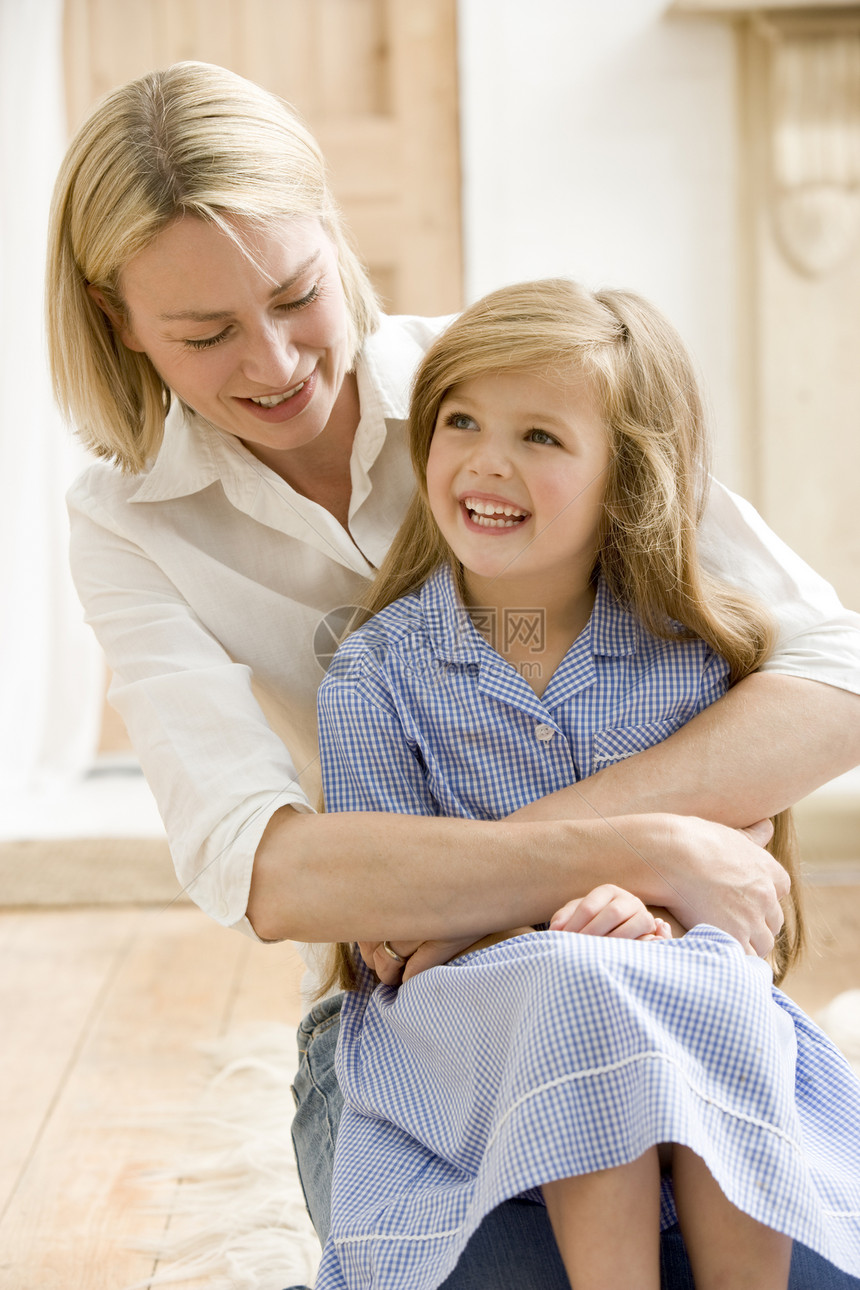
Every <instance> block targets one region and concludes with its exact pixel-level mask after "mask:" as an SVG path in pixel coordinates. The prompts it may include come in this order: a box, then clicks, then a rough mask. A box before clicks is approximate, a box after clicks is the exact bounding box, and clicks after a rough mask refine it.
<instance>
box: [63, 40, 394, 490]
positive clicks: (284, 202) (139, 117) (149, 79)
mask: <svg viewBox="0 0 860 1290" xmlns="http://www.w3.org/2000/svg"><path fill="white" fill-rule="evenodd" d="M183 214H187V215H195V216H197V217H199V218H201V219H204V220H209V221H211V222H212V223H214V224H216V225H217V226H218V227H219V228H221V229H222V230H223V231H224V232H226V233H227V234H228V235H229V236H231V237H233V238H234V240H236V241H237V244H240V245H241V242H240V239H239V235H238V233H237V231H236V228H235V224H234V221H236V220H240V221H242V222H243V223H244V224H246V225H248V226H249V227H250V228H251V229H265V228H266V227H267V226H268V225H270V224H271V223H272V222H273V221H275V220H277V219H282V218H285V217H290V216H305V217H314V218H317V219H319V220H320V222H321V223H322V225H323V227H324V229H325V231H326V233H327V234H328V236H329V237H330V238H331V240H332V242H333V243H334V245H335V247H336V249H337V254H338V265H339V271H340V276H341V280H342V282H343V287H344V292H345V296H346V303H347V310H348V313H349V317H350V322H351V329H352V336H351V341H352V352H353V356H354V355H355V353H357V351H358V349H359V348H360V347H361V345H362V344H363V342H364V341H365V339H366V338H367V336H368V335H369V334H370V333H371V332H372V331H373V330H374V329H375V327H376V326H377V323H378V308H377V302H376V297H375V295H374V292H373V288H372V287H371V285H370V282H369V280H368V277H367V274H366V272H365V270H364V269H363V267H362V265H361V264H360V262H359V260H358V258H357V256H356V254H355V252H354V251H353V249H352V247H351V245H350V243H349V241H348V237H347V234H346V232H345V230H344V228H343V225H342V222H341V219H340V215H339V212H338V210H337V207H336V206H335V203H334V201H333V198H332V196H331V193H330V191H329V188H328V183H327V180H326V173H325V163H324V161H323V157H322V154H321V152H320V149H319V146H318V145H317V143H316V142H315V140H314V139H313V137H312V136H311V135H310V134H309V133H308V131H307V130H306V128H305V127H304V126H303V125H302V123H301V122H300V121H299V119H298V118H297V116H296V115H295V113H294V112H293V111H292V109H291V108H289V107H288V106H287V105H286V104H285V103H283V102H281V100H280V99H277V98H275V97H274V95H272V94H269V93H268V92H267V91H265V90H263V89H261V88H260V87H259V86H258V85H254V84H253V83H252V82H251V81H246V80H244V79H243V78H242V77H241V76H236V75H235V74H234V73H233V72H229V71H226V70H225V69H224V68H221V67H214V66H212V65H210V64H208V63H191V62H188V63H176V64H175V65H174V66H173V67H169V68H167V70H166V71H157V72H150V73H149V74H148V75H146V76H142V77H141V78H140V79H139V80H136V81H132V82H131V83H129V84H128V85H124V86H122V87H121V88H120V89H118V90H115V91H114V92H113V93H112V94H110V95H108V97H107V98H106V99H104V100H103V101H102V102H101V103H100V104H99V105H98V106H97V107H96V108H95V110H94V111H93V113H92V115H91V116H90V117H89V119H88V120H87V121H86V122H85V123H84V125H83V126H82V127H81V129H80V130H79V131H78V133H77V135H76V136H75V138H74V139H73V141H72V143H71V145H70V147H69V150H68V152H67V154H66V158H65V161H64V163H63V166H62V168H61V170H60V174H59V176H58V179H57V184H56V188H55V191H54V201H53V206H52V212H51V230H50V234H49V249H48V267H47V315H48V342H49V350H50V357H51V367H52V372H53V380H54V389H55V392H56V396H57V400H58V402H59V404H60V406H61V408H62V409H63V411H64V412H65V413H66V414H67V415H68V416H69V417H70V419H71V420H72V421H73V422H74V423H75V425H76V426H77V429H78V431H79V433H80V435H81V437H82V439H83V441H84V443H85V444H86V445H87V446H88V447H89V448H91V449H92V450H93V451H94V452H95V453H97V454H98V455H99V456H100V457H106V458H108V459H109V460H114V461H116V462H117V463H118V464H119V465H120V466H121V467H122V468H123V469H124V470H127V471H131V472H135V471H139V470H141V469H142V468H143V466H144V465H145V463H146V461H147V460H148V459H149V458H151V457H152V456H153V455H154V454H155V453H156V452H157V451H158V447H159V445H160V443H161V437H162V432H163V429H164V417H165V414H166V411H167V408H168V406H169V401H170V394H169V391H168V390H167V388H166V386H165V385H164V382H163V381H162V380H161V378H160V377H159V375H158V373H157V372H156V371H155V369H154V367H153V366H152V364H151V363H150V361H149V359H148V358H147V356H146V355H145V354H142V353H137V352H135V351H132V350H130V349H127V348H126V346H125V345H123V343H122V341H121V340H120V339H119V336H118V335H117V334H116V331H115V329H114V327H113V326H112V325H111V323H110V321H109V320H108V318H107V317H106V315H105V314H104V312H103V311H102V309H100V308H99V306H98V304H97V303H96V301H95V300H94V299H93V297H92V295H91V294H90V293H89V292H88V290H87V287H88V286H90V285H91V286H94V287H96V288H98V289H99V290H100V291H101V293H102V296H103V297H104V300H105V301H106V302H107V304H108V305H109V306H110V308H111V309H112V310H113V311H114V312H115V313H116V315H118V316H119V317H121V318H122V317H125V314H126V311H125V306H124V303H123V300H122V295H121V291H120V275H121V273H122V270H123V268H124V267H125V265H126V264H127V263H128V261H129V260H130V259H131V258H132V257H133V256H135V255H137V254H138V253H139V252H141V251H142V250H144V248H145V247H147V246H148V245H149V244H150V243H151V242H152V241H153V239H154V238H155V237H157V236H158V234H159V233H160V232H161V231H162V230H163V229H164V228H165V227H166V226H167V225H168V224H170V223H171V222H172V221H173V220H175V219H176V218H178V217H179V216H180V215H183ZM243 250H245V247H244V246H243ZM247 253H248V254H250V252H247Z"/></svg>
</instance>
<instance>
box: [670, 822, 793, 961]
mask: <svg viewBox="0 0 860 1290" xmlns="http://www.w3.org/2000/svg"><path fill="white" fill-rule="evenodd" d="M668 818H669V820H670V824H671V829H670V831H671V833H672V839H671V842H670V844H669V845H668V846H667V849H666V851H665V852H664V856H663V859H662V861H661V862H660V864H659V871H660V874H661V876H662V878H663V881H664V883H665V886H666V890H664V892H663V894H662V897H661V898H662V899H663V901H664V903H665V905H666V906H667V908H668V909H669V912H670V913H671V914H672V915H673V916H674V917H676V918H677V919H679V920H680V922H681V923H682V924H683V925H684V926H686V927H693V926H694V925H695V924H696V923H711V924H713V926H714V927H719V928H722V930H723V931H725V932H728V933H729V935H730V936H734V937H735V939H736V940H737V941H739V942H740V943H741V945H742V946H743V948H744V949H745V950H746V952H747V953H748V954H756V955H758V957H759V958H765V957H766V956H767V955H768V954H770V952H771V951H772V949H773V945H774V940H775V939H776V936H777V934H778V933H779V929H780V928H781V927H782V923H783V912H782V908H781V906H780V901H781V900H784V899H785V897H786V896H787V895H788V893H789V891H790V889H791V879H790V878H789V876H788V874H787V873H786V871H785V869H784V868H783V867H782V865H781V864H780V863H779V861H778V860H774V858H773V856H771V855H770V853H769V852H767V851H765V850H764V848H765V846H766V845H767V843H768V842H769V841H770V838H771V836H772V834H773V825H772V824H771V822H770V820H759V821H758V822H757V823H756V824H752V825H750V826H749V827H748V828H745V829H727V828H726V827H725V826H724V825H721V824H712V823H711V822H710V821H708V820H700V819H696V818H695V817H693V816H690V817H689V818H684V817H674V819H672V817H668ZM685 852H686V853H687V855H686V859H685V855H684V853H685Z"/></svg>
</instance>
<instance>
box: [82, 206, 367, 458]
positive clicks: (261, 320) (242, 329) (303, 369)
mask: <svg viewBox="0 0 860 1290" xmlns="http://www.w3.org/2000/svg"><path fill="white" fill-rule="evenodd" d="M234 227H235V228H236V232H237V233H238V235H239V237H240V239H241V241H242V244H243V245H244V246H245V247H246V248H247V249H248V251H249V252H250V256H251V257H253V258H249V256H247V255H245V254H243V252H242V250H241V249H240V247H239V246H237V245H236V243H235V242H233V241H232V240H231V239H230V237H228V235H227V234H226V233H224V232H222V230H221V229H219V228H218V227H217V226H216V225H214V224H211V223H209V222H208V221H206V220H202V219H199V218H197V217H196V216H188V215H186V216H184V217H182V218H180V219H178V220H176V221H175V222H174V223H173V224H170V225H168V227H167V228H165V229H164V230H163V231H162V232H161V233H160V234H159V235H158V237H156V238H155V240H154V241H153V242H152V243H151V244H150V245H149V246H148V247H146V249H145V250H143V251H141V252H140V254H139V255H136V256H135V257H134V258H133V259H132V260H130V261H129V263H128V264H127V265H126V266H125V268H124V270H123V272H122V275H121V278H120V283H119V286H120V292H121V294H122V296H123V299H124V301H125V303H126V306H127V309H128V318H127V320H126V321H125V322H124V323H123V322H122V321H120V335H121V337H122V340H123V342H124V343H125V345H126V346H127V347H128V348H129V349H133V350H138V351H142V352H143V353H145V354H147V355H148V357H149V359H150V360H151V362H152V364H153V366H154V367H155V369H156V370H157V372H158V373H159V375H160V376H161V378H162V380H163V381H164V382H165V384H166V385H168V386H169V387H170V389H171V390H173V391H174V393H176V394H177V395H178V396H179V398H181V399H182V400H183V401H184V402H185V403H187V404H188V405H189V406H190V407H192V408H193V409H194V410H195V411H196V412H199V413H200V415H201V416H203V417H205V418H206V419H207V420H208V421H211V422H212V423H213V424H214V425H216V426H218V427H219V428H220V429H222V430H226V431H228V432H229V433H230V434H233V435H236V436H237V437H238V438H239V439H241V440H242V441H243V442H244V443H245V444H246V446H247V447H248V448H249V449H250V451H251V452H254V453H255V454H256V455H257V456H259V457H261V458H262V459H263V460H267V459H270V458H272V457H273V456H274V457H277V454H278V452H279V451H280V450H283V449H293V448H300V447H304V446H305V445H306V444H308V443H310V442H311V441H312V440H314V439H315V438H316V437H317V435H319V434H320V433H321V432H322V431H323V430H324V429H325V426H326V424H327V422H328V420H329V417H330V415H331V412H332V409H333V407H334V404H335V400H336V399H337V397H338V394H339V392H340V390H341V386H342V385H343V380H344V376H345V375H346V372H347V370H348V367H349V363H350V360H351V357H352V355H351V354H350V352H349V318H348V314H347V308H346V302H345V300H344V294H343V287H342V285H341V280H340V275H339V273H338V264H337V252H336V250H335V248H334V245H333V244H332V242H331V241H330V240H329V238H328V236H327V235H326V233H325V230H324V229H323V228H322V226H321V225H320V223H319V222H318V221H317V220H315V219H299V218H292V219H282V220H278V221H274V222H273V223H272V224H271V225H269V226H268V227H267V228H265V229H263V230H259V229H252V228H250V227H243V226H242V224H241V223H239V222H238V221H237V222H236V223H235V225H234ZM96 295H97V298H98V294H97V293H96ZM100 303H101V301H100ZM114 321H115V322H116V319H114Z"/></svg>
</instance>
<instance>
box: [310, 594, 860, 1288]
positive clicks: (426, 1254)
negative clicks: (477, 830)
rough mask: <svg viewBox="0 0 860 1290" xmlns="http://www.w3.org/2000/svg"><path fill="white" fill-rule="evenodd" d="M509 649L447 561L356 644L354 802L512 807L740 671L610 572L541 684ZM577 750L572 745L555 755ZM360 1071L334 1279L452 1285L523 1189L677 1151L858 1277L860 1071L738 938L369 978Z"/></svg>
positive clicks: (504, 947) (550, 936)
mask: <svg viewBox="0 0 860 1290" xmlns="http://www.w3.org/2000/svg"><path fill="white" fill-rule="evenodd" d="M610 651H612V652H610ZM493 653H494V652H493V651H492V650H491V649H490V648H489V646H486V644H485V642H484V641H483V639H482V638H481V637H479V636H477V634H476V633H474V630H473V629H472V630H471V631H470V624H469V622H468V619H464V617H463V615H462V613H461V611H460V608H459V604H458V601H457V598H456V593H455V591H454V588H453V586H452V584H451V580H450V578H449V577H448V575H447V574H444V573H443V574H440V575H437V577H436V578H434V579H433V580H432V581H431V583H429V584H428V585H427V586H426V587H425V588H424V589H423V591H422V592H421V593H420V594H419V595H418V596H413V597H407V598H406V599H405V600H404V601H401V602H399V603H398V605H395V606H392V607H391V609H389V610H387V611H385V613H384V614H383V615H380V616H379V617H378V618H377V619H376V620H374V621H373V622H371V623H369V624H368V625H367V627H366V628H365V629H363V630H362V632H361V633H357V634H356V636H355V637H353V638H351V640H350V641H348V642H347V644H346V646H344V647H343V649H342V650H341V652H340V653H339V655H338V656H337V657H336V659H335V661H334V663H333V665H332V668H331V669H330V672H329V674H328V677H327V679H326V682H325V684H324V686H323V689H322V691H321V695H320V710H321V714H324V715H323V720H322V723H321V736H322V748H323V767H324V780H325V783H326V790H327V794H328V801H329V805H330V808H331V809H365V810H370V809H390V810H400V811H410V812H415V811H420V812H421V813H426V814H433V813H447V812H448V811H449V810H450V809H451V803H453V802H456V803H458V804H459V809H458V810H457V813H458V814H470V815H475V816H479V817H487V816H491V815H495V814H501V813H502V812H507V811H510V810H512V809H514V808H515V807H516V806H518V805H520V804H521V803H522V802H525V801H529V800H531V799H532V798H533V797H535V796H536V793H544V792H549V791H551V789H552V788H557V787H560V786H561V785H562V784H564V783H569V782H571V780H572V779H574V778H576V777H577V776H584V775H587V774H589V773H590V772H591V771H592V770H594V769H597V768H598V766H599V765H600V764H604V763H605V760H606V759H610V758H614V757H617V756H621V755H625V754H626V753H627V752H628V751H632V750H633V748H631V746H630V745H631V744H633V745H634V747H646V746H648V745H649V744H651V743H654V742H656V740H658V739H660V738H663V737H664V736H665V734H666V733H668V732H669V730H670V729H675V728H676V726H678V725H681V724H683V722H684V721H685V720H687V719H688V718H689V716H691V715H692V714H693V713H694V712H696V711H698V710H699V709H700V708H701V707H704V706H705V705H706V704H707V703H708V702H710V701H711V700H712V699H713V698H716V697H717V695H718V694H719V693H721V692H722V691H723V690H724V688H725V684H726V679H725V667H724V665H723V664H722V662H721V660H719V659H716V658H715V656H714V655H713V654H712V653H711V651H709V650H708V649H707V648H706V647H705V646H703V645H702V644H701V643H700V642H687V641H680V640H678V641H672V642H662V641H654V640H653V638H651V637H650V636H649V635H648V634H647V633H645V632H643V630H642V628H641V627H640V626H639V625H638V624H636V623H635V622H634V621H633V620H632V619H631V618H630V617H629V616H628V615H626V614H623V613H622V611H621V610H620V609H619V608H618V607H617V606H616V605H615V604H614V603H613V601H612V600H611V597H609V596H608V595H607V593H606V590H605V588H603V587H601V588H599V590H598V596H597V601H596V604H595V610H594V614H593V616H592V620H591V623H590V624H589V627H588V629H587V632H586V633H584V635H583V636H581V637H580V638H579V640H578V641H577V643H576V645H575V646H574V647H573V649H572V650H571V652H570V653H569V655H568V656H567V658H566V659H565V660H564V662H563V663H562V665H561V667H560V668H559V670H558V672H557V673H556V674H555V676H554V677H553V680H552V682H551V683H550V685H549V686H548V688H547V690H546V692H545V694H544V697H543V699H542V700H536V699H535V698H534V695H533V693H532V692H531V691H530V689H529V687H528V686H527V685H526V684H525V682H522V684H520V682H521V681H522V678H521V677H519V676H517V674H516V673H514V671H513V669H512V668H509V667H508V666H507V664H505V662H504V660H502V659H499V661H498V663H496V661H495V659H494V657H493ZM619 673H623V675H624V678H625V680H624V682H623V683H621V682H620V681H619V678H618V674H619ZM658 673H659V674H660V675H657V674H658ZM434 678H435V679H434ZM439 678H441V681H440V679H439ZM604 690H606V691H609V692H610V693H608V694H604V693H601V691H604ZM661 701H662V704H663V707H662V708H661V706H660V705H661ZM583 706H584V707H585V708H586V710H587V712H588V713H590V714H591V718H590V719H591V721H592V726H591V731H590V732H589V728H588V720H587V719H586V718H585V717H584V716H583V713H582V711H581V709H582V707H583ZM667 713H668V715H667ZM470 721H471V722H473V723H474V725H473V729H472V731H471V733H472V738H471V739H467V736H468V735H469V734H470V724H469V723H470ZM667 724H668V729H667V728H666V726H667ZM536 725H541V726H542V727H545V728H548V729H550V730H552V732H553V735H552V738H547V737H546V729H545V730H544V732H543V737H541V735H540V734H538V733H536V731H535V726H536ZM661 730H662V731H663V733H655V731H661ZM637 741H639V742H638V743H637ZM449 745H454V747H453V751H452V750H451V748H450V747H449ZM553 745H555V746H556V748H557V749H560V748H562V747H563V749H564V755H563V756H562V754H561V753H560V752H559V753H558V754H557V755H556V756H555V757H550V758H547V760H546V761H545V762H544V761H541V758H542V757H543V756H544V754H545V752H546V751H550V752H553V751H554V750H553V747H552V746H553ZM499 760H500V761H501V762H502V763H503V769H502V770H500V769H499V766H498V764H497V763H498V761H499ZM536 766H537V768H538V769H539V770H540V772H542V775H541V778H540V779H539V781H538V788H537V790H536V789H535V783H534V779H531V780H530V781H529V782H525V783H524V782H523V781H524V780H526V779H528V778H529V777H530V776H536V775H537V772H536V770H535V767H536ZM546 766H551V767H552V772H553V773H552V774H549V773H548V772H547V773H543V772H545V767H546ZM470 768H471V773H469V771H470ZM422 780H423V783H422ZM482 786H484V788H485V789H486V792H485V795H484V798H483V799H482V796H481V793H482ZM502 801H503V802H504V806H503V807H502V808H501V809H500V808H499V806H498V803H500V802H502ZM467 808H468V809H467ZM338 1078H339V1081H340V1084H341V1087H342V1089H343V1093H344V1100H345V1105H344V1111H343V1116H342V1118H341V1122H340V1129H339V1134H338V1140H337V1153H336V1161H335V1174H334V1184H333V1192H332V1230H331V1234H330V1237H329V1240H328V1241H327V1243H326V1246H325V1249H324V1252H323V1259H322V1263H321V1266H320V1272H319V1275H318V1278H317V1282H316V1285H317V1290H359V1287H362V1288H363V1290H367V1288H369V1287H374V1290H404V1288H405V1287H408V1288H409V1290H433V1288H434V1287H437V1286H439V1285H440V1284H441V1283H442V1282H443V1281H444V1280H445V1278H446V1277H447V1276H448V1275H449V1273H450V1272H451V1270H452V1268H453V1267H454V1266H455V1264H456V1262H457V1260H458V1258H459V1256H460V1254H461V1253H462V1250H463V1248H464V1247H465V1245H466V1243H467V1241H468V1239H469V1237H470V1235H471V1234H472V1232H474V1230H475V1229H476V1228H477V1226H478V1225H479V1223H480V1221H481V1219H482V1218H483V1216H484V1215H485V1214H487V1213H488V1212H489V1211H490V1210H491V1209H493V1208H495V1207H496V1206H497V1205H498V1204H499V1203H500V1202H501V1201H503V1200H505V1199H507V1198H509V1197H511V1196H516V1195H520V1194H525V1195H531V1196H533V1197H534V1198H537V1197H538V1196H539V1193H538V1192H537V1191H536V1188H538V1187H539V1186H540V1184H541V1183H543V1182H546V1181H548V1180H550V1179H552V1178H558V1177H565V1176H570V1175H575V1174H579V1173H585V1172H590V1171H592V1170H595V1169H605V1168H608V1167H611V1166H613V1165H617V1164H621V1163H624V1162H626V1161H629V1160H632V1159H635V1158H636V1157H637V1156H639V1155H640V1154H641V1153H642V1151H644V1150H645V1149H646V1148H647V1147H648V1146H649V1145H651V1144H653V1143H656V1142H665V1141H673V1142H681V1143H685V1144H686V1145H688V1146H690V1147H691V1148H692V1149H693V1150H694V1151H696V1152H697V1153H698V1154H699V1155H700V1156H702V1158H703V1159H704V1160H705V1161H706V1162H707V1164H708V1167H709V1168H710V1169H711V1172H712V1173H713V1174H714V1176H715V1177H716V1178H717V1180H718V1181H719V1183H720V1186H721V1187H722V1188H723V1190H724V1191H725V1193H726V1195H727V1196H729V1198H730V1199H731V1200H732V1201H733V1203H734V1204H735V1205H737V1206H738V1207H740V1208H741V1209H743V1210H745V1211H746V1212H747V1213H749V1214H751V1215H753V1216H754V1217H755V1218H757V1219H759V1220H760V1221H762V1222H765V1223H767V1224H769V1225H770V1226H772V1227H775V1228H777V1229H779V1230H781V1231H783V1232H786V1233H787V1234H789V1235H790V1236H792V1237H793V1238H794V1239H795V1240H799V1241H801V1242H803V1243H804V1244H806V1245H808V1246H810V1247H811V1248H813V1249H815V1250H816V1251H818V1252H819V1253H820V1254H822V1255H823V1256H824V1257H825V1258H827V1259H830V1260H831V1261H832V1262H833V1263H835V1264H836V1265H837V1266H839V1267H840V1268H842V1269H843V1270H845V1271H847V1272H850V1273H853V1274H854V1275H858V1273H860V1163H858V1162H860V1083H858V1081H857V1080H856V1078H855V1077H854V1075H853V1073H852V1072H851V1070H850V1068H849V1066H848V1064H847V1062H846V1061H845V1060H844V1058H843V1057H842V1056H841V1054H840V1053H839V1052H838V1051H837V1050H836V1049H835V1048H834V1046H833V1045H832V1044H831V1043H830V1041H829V1040H828V1039H827V1038H826V1036H825V1035H823V1034H822V1032H821V1031H820V1030H818V1028H817V1027H816V1026H814V1024H813V1023H812V1022H810V1021H809V1019H808V1018H806V1017H805V1016H804V1015H803V1013H801V1012H800V1010H799V1009H797V1008H796V1007H795V1005H794V1004H793V1003H792V1002H791V1001H790V1000H789V999H787V998H786V996H785V995H783V994H782V993H781V992H780V991H779V990H776V989H774V987H773V985H772V983H771V978H770V971H769V969H768V967H767V965H766V964H764V963H762V962H760V961H758V960H756V959H750V958H747V957H746V956H745V955H744V954H743V953H742V951H741V949H740V947H739V946H738V945H737V943H736V942H735V941H734V940H732V938H731V937H729V936H727V935H726V934H725V933H723V932H720V931H718V930H717V929H715V928H712V927H708V926H700V927H697V928H694V929H693V931H692V932H689V933H688V934H687V935H686V936H685V937H684V938H683V939H680V940H676V941H671V942H657V943H642V944H640V943H638V942H629V941H621V940H613V939H601V938H594V937H585V936H575V935H570V934H566V933H559V932H545V933H535V934H532V935H528V936H521V937H517V938H515V939H513V940H509V941H505V942H502V943H501V944H499V945H495V946H491V947H489V948H487V949H485V950H481V951H478V952H476V953H474V954H470V955H465V956H463V957H461V958H460V959H458V960H455V961H454V962H453V963H451V964H448V965H446V966H444V967H439V968H434V969H432V970H431V971H429V972H425V973H423V974H422V975H421V976H419V977H418V978H416V979H415V980H414V981H410V982H408V983H407V984H406V985H405V986H403V987H401V988H400V989H399V990H392V989H389V988H388V987H379V988H377V989H376V990H374V989H373V988H372V984H371V983H370V982H369V981H367V982H366V983H365V986H364V988H362V989H361V990H360V991H358V992H356V993H354V994H352V995H350V996H348V998H347V1000H346V1003H345V1005H344V1010H343V1013H342V1020H341V1041H340V1045H339V1049H338ZM674 1218H675V1215H674V1207H673V1204H672V1197H671V1188H670V1187H669V1186H668V1185H664V1192H663V1206H662V1222H663V1224H664V1226H665V1225H668V1224H669V1223H671V1222H673V1221H674Z"/></svg>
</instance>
